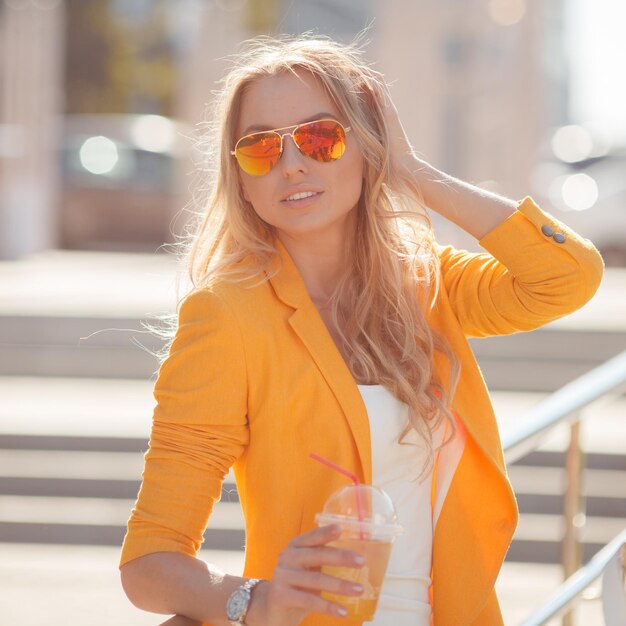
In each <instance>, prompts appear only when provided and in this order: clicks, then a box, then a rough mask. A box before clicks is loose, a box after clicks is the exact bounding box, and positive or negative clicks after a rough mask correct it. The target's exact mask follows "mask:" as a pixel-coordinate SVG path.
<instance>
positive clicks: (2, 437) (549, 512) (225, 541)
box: [0, 377, 626, 563]
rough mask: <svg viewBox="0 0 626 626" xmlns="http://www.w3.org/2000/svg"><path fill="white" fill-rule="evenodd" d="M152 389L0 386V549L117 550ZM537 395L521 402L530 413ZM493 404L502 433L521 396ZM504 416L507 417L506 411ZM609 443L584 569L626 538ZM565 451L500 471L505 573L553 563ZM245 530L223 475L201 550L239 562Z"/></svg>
mask: <svg viewBox="0 0 626 626" xmlns="http://www.w3.org/2000/svg"><path fill="white" fill-rule="evenodd" d="M52 389H55V390H56V392H57V395H56V396H55V395H54V394H53V393H51V390H52ZM150 389H151V383H150V382H149V381H128V380H111V379H108V380H107V379H101V380H100V379H68V378H56V379H54V378H40V377H4V378H0V395H2V397H3V398H4V403H3V405H2V407H1V408H0V433H2V434H0V543H2V542H4V543H15V542H19V543H31V544H33V543H34V544H37V543H41V544H67V545H94V546H96V545H100V546H119V545H120V544H121V542H122V539H123V536H124V532H125V524H126V520H127V518H128V515H129V512H130V510H131V508H132V505H133V501H134V498H135V496H136V493H137V491H138V488H139V480H140V474H141V469H142V462H143V461H142V454H143V452H145V450H146V449H147V439H146V433H147V432H148V429H149V419H150V415H151V404H152V402H151V394H150ZM540 395H541V394H529V393H526V394H523V395H522V397H523V398H525V400H526V403H527V404H528V405H530V404H532V403H533V402H534V401H536V400H537V398H538V397H540ZM494 400H495V403H496V407H497V408H498V407H499V408H500V411H501V412H502V413H505V414H507V415H508V416H509V420H511V421H513V420H514V419H516V413H515V412H523V409H524V407H523V403H522V401H521V400H520V395H519V394H516V395H514V396H513V397H511V396H510V394H507V393H506V392H494ZM513 404H514V406H515V410H514V411H513V410H511V409H507V408H506V407H510V406H511V405H513ZM611 406H612V408H611V409H610V410H608V409H607V407H606V405H604V406H602V407H600V408H599V409H598V413H597V415H595V414H594V415H591V416H589V421H590V423H591V422H593V424H594V425H595V426H597V425H598V424H601V423H603V420H604V423H605V424H606V425H607V428H606V429H605V430H607V431H608V435H609V436H611V429H612V428H614V426H615V425H616V424H618V422H619V416H620V414H622V415H623V414H624V410H625V409H626V400H625V399H622V398H618V399H615V400H614V402H613V403H612V405H611ZM61 414H62V418H61V417H59V418H58V419H57V416H61ZM114 415H115V416H116V418H113V417H112V416H114ZM121 424H123V425H124V426H123V428H121V427H120V425H121ZM502 427H503V428H506V422H504V423H503V424H502ZM592 432H593V431H592ZM611 438H612V442H611V443H612V445H613V446H614V447H613V448H611V447H610V446H606V445H603V444H602V440H601V439H602V438H600V441H598V440H597V438H596V440H595V441H594V440H592V441H591V442H590V445H591V448H590V451H589V452H588V453H587V455H586V469H585V473H584V476H583V485H584V492H585V495H586V513H587V523H586V525H585V527H584V529H583V531H582V539H583V542H584V551H583V558H584V560H588V559H589V558H590V557H591V556H592V555H593V554H595V552H597V551H598V550H599V549H600V548H601V547H602V546H603V545H605V544H606V543H607V542H608V541H610V540H611V539H612V538H613V537H614V536H615V535H616V534H617V533H618V532H619V531H620V530H621V529H622V528H624V526H626V434H622V437H621V441H620V440H616V439H615V438H614V437H611ZM563 444H564V442H563V441H562V437H561V441H559V440H558V438H557V440H554V438H553V441H548V442H547V443H546V445H545V446H543V448H542V449H539V450H537V451H535V452H533V453H532V454H530V455H528V456H527V457H526V458H525V459H523V460H522V461H520V462H518V463H516V464H515V465H513V466H511V467H510V477H511V481H512V483H513V486H514V489H515V491H516V494H517V497H518V503H519V506H520V511H521V516H520V523H519V527H518V530H517V532H516V535H515V539H514V542H513V544H512V546H511V548H510V551H509V553H508V556H507V559H508V560H509V561H512V562H536V563H557V562H558V561H559V559H560V539H561V535H562V528H561V523H562V521H561V517H560V512H561V510H562V506H563V505H562V496H561V493H562V490H563V485H564V482H565V476H564V470H563V469H562V468H563V466H564V457H563V452H562V450H563ZM620 446H621V453H620ZM601 448H605V449H604V450H601ZM607 448H608V449H607ZM243 529H244V522H243V518H242V514H241V509H240V506H239V501H238V497H237V493H236V487H235V484H234V480H233V477H232V474H231V475H229V477H228V479H227V481H226V482H225V484H224V486H223V490H222V499H221V501H220V502H219V503H218V505H217V506H216V507H215V510H214V514H213V516H212V518H211V520H210V524H209V528H208V529H207V531H206V534H205V547H206V548H207V549H209V550H240V549H242V547H243V545H244V530H243Z"/></svg>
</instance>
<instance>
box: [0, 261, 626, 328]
mask: <svg viewBox="0 0 626 626" xmlns="http://www.w3.org/2000/svg"><path fill="white" fill-rule="evenodd" d="M176 275H177V264H176V262H175V261H174V260H173V259H172V258H171V257H170V256H167V255H164V254H159V255H147V254H125V253H101V252H78V251H72V252H70V251H61V250H49V251H46V252H41V253H38V254H34V255H31V256H28V257H25V258H24V259H21V260H19V261H13V262H11V261H0V315H3V314H4V315H7V314H27V315H33V314H47V315H68V316H70V317H72V316H86V315H94V314H95V315H98V316H107V315H108V316H110V317H114V318H115V317H127V316H138V317H141V318H143V317H144V316H146V315H149V314H151V313H158V312H163V311H170V310H173V308H174V303H175V301H176V297H175V294H176V289H175V286H176ZM187 285H188V282H187V280H186V278H185V276H184V274H183V277H182V278H181V288H182V290H183V293H184V290H185V287H186V286H187ZM625 293H626V268H624V269H616V268H611V269H609V270H607V272H606V275H605V278H604V281H603V284H602V285H601V286H600V289H599V291H598V293H597V294H596V296H595V297H594V298H593V299H592V300H591V302H589V303H588V304H587V305H585V306H584V307H583V308H582V309H581V310H580V311H577V312H576V313H574V314H573V315H569V316H568V317H566V318H564V319H562V320H558V321H557V322H554V323H553V327H555V328H566V329H574V328H576V329H588V328H594V329H606V330H624V331H626V298H625V297H624V294H625Z"/></svg>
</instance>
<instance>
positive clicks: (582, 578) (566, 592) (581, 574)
mask: <svg viewBox="0 0 626 626" xmlns="http://www.w3.org/2000/svg"><path fill="white" fill-rule="evenodd" d="M623 545H626V529H624V530H623V531H622V532H621V533H620V534H619V535H617V537H615V539H613V540H612V541H611V542H610V543H608V544H607V545H606V546H604V548H602V550H600V551H599V552H598V553H597V554H595V555H594V556H593V557H592V558H591V559H590V560H589V563H587V564H586V565H585V566H583V567H581V568H580V569H579V570H578V571H577V572H576V573H575V574H574V575H573V576H570V577H569V578H568V579H567V580H566V581H565V582H564V583H562V584H561V585H560V587H558V588H557V590H556V591H555V592H554V594H553V595H552V596H551V597H550V599H549V600H548V601H547V602H546V603H545V604H544V605H543V606H542V607H541V608H540V609H539V610H538V611H536V612H535V613H534V614H533V615H532V616H531V617H529V618H527V619H525V620H524V621H523V622H522V623H521V624H520V625H519V626H541V625H542V624H545V623H546V622H547V621H548V620H550V619H553V618H554V617H557V616H558V615H559V614H560V613H562V612H563V611H565V610H566V609H567V607H568V606H569V605H570V604H571V603H572V602H573V601H574V600H575V599H576V596H578V595H579V594H580V593H581V592H582V591H584V590H585V589H586V588H587V587H589V585H591V583H593V582H594V581H595V580H596V579H597V578H599V577H600V576H601V575H602V573H603V572H604V568H605V567H606V566H607V565H608V563H609V561H610V560H611V559H612V558H613V557H614V556H615V555H616V554H617V552H618V551H619V550H620V549H621V547H622V546H623Z"/></svg>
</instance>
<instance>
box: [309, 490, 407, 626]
mask: <svg viewBox="0 0 626 626" xmlns="http://www.w3.org/2000/svg"><path fill="white" fill-rule="evenodd" d="M315 520H316V522H317V524H318V526H328V525H330V524H338V525H339V526H340V527H341V535H340V536H339V538H338V539H337V540H336V541H332V542H330V543H329V544H328V545H329V546H333V547H337V548H342V549H345V550H350V551H351V552H357V553H358V554H361V555H362V556H363V557H365V565H363V566H362V567H360V568H352V567H343V566H329V565H325V566H323V567H322V572H323V573H324V574H328V575H330V576H334V577H336V578H343V579H344V580H349V581H351V582H355V583H360V584H361V585H363V587H364V589H365V590H364V592H363V593H362V594H361V595H360V596H344V595H339V594H334V593H329V592H326V591H323V592H322V594H321V595H322V597H323V598H325V599H326V600H330V601H331V602H336V603H337V604H340V605H341V606H343V607H345V608H346V609H347V611H348V617H352V618H355V619H359V620H363V621H371V620H373V619H374V615H375V614H376V607H377V605H378V596H379V594H380V589H381V587H382V584H383V580H384V578H385V572H386V571H387V564H388V563H389V556H390V555H391V548H392V546H393V542H394V540H395V538H396V537H397V536H398V535H399V534H401V533H402V532H403V530H402V526H400V524H398V518H397V515H396V510H395V507H394V506H393V502H392V501H391V498H390V497H389V496H388V495H387V494H386V493H385V492H384V491H383V490H382V489H379V488H378V487H373V486H371V485H362V484H359V485H347V486H346V487H342V488H341V489H339V490H338V491H336V492H335V493H334V494H333V495H331V496H330V498H329V499H328V500H327V501H326V504H325V505H324V510H323V511H322V512H321V513H318V514H317V515H316V516H315Z"/></svg>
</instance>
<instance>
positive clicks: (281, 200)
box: [233, 72, 363, 241]
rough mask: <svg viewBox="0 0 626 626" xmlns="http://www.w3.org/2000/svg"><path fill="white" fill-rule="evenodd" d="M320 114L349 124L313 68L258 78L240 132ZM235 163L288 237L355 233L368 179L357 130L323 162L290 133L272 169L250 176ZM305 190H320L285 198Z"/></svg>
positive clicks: (262, 213)
mask: <svg viewBox="0 0 626 626" xmlns="http://www.w3.org/2000/svg"><path fill="white" fill-rule="evenodd" d="M317 119H335V120H337V121H338V122H340V123H341V124H342V125H343V126H344V128H345V127H347V126H349V121H348V120H347V119H345V117H344V116H343V115H341V114H340V112H339V110H338V109H337V107H336V106H335V104H334V103H333V102H332V100H331V98H330V97H329V95H328V94H327V93H326V91H325V90H324V88H323V86H322V85H321V84H320V83H319V82H318V80H317V79H316V78H315V77H314V76H313V75H312V74H310V73H308V72H301V73H299V75H298V76H294V75H293V74H291V73H285V74H280V75H277V76H268V77H264V78H261V79H257V80H256V81H254V82H253V83H252V84H251V85H249V87H248V89H247V91H246V92H245V93H244V95H243V98H242V102H241V113H240V116H239V120H238V125H237V138H239V137H242V136H243V135H245V134H248V133H251V132H255V131H259V130H272V129H277V128H284V127H289V126H293V125H296V124H300V123H303V122H306V121H313V120H317ZM251 127H253V128H251ZM292 130H293V129H292V128H288V129H286V130H281V131H280V132H281V133H282V132H291V131H292ZM233 158H234V157H233ZM236 167H238V169H239V179H240V181H241V185H242V190H243V194H244V197H245V199H246V200H247V201H248V202H250V203H251V204H252V206H253V208H254V210H255V211H256V213H257V214H258V215H259V217H261V218H262V219H263V220H264V221H265V222H267V223H268V224H271V225H272V226H274V227H275V228H276V230H277V234H278V236H279V237H280V238H281V239H282V240H283V241H285V239H292V240H302V239H303V238H307V237H308V238H313V237H315V238H317V239H319V238H320V237H321V238H322V240H323V239H324V238H326V237H327V238H328V239H329V241H330V240H331V239H333V240H342V241H346V239H345V238H346V237H351V235H352V230H353V229H354V228H355V225H356V219H355V218H356V206H357V203H358V201H359V197H360V195H361V187H362V183H363V157H362V155H361V152H360V150H359V147H358V145H357V142H356V139H355V137H354V132H348V133H346V150H345V152H344V153H343V155H342V156H341V157H340V158H339V159H337V160H336V161H331V162H329V163H320V162H318V161H315V160H314V159H312V158H310V157H308V156H305V155H304V154H302V153H301V152H300V151H299V150H298V148H297V146H296V144H295V143H294V141H293V139H292V137H291V136H288V135H286V136H285V137H284V138H283V153H282V155H281V157H280V158H279V159H278V162H277V163H276V165H274V167H273V168H272V169H271V170H270V172H269V173H267V174H265V175H264V176H250V175H249V174H246V173H245V172H244V171H242V170H241V169H240V168H239V166H236ZM300 192H314V193H315V195H314V196H311V197H309V198H305V199H301V200H287V199H286V198H287V197H288V196H290V195H293V194H294V193H300ZM342 238H343V239H342Z"/></svg>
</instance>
